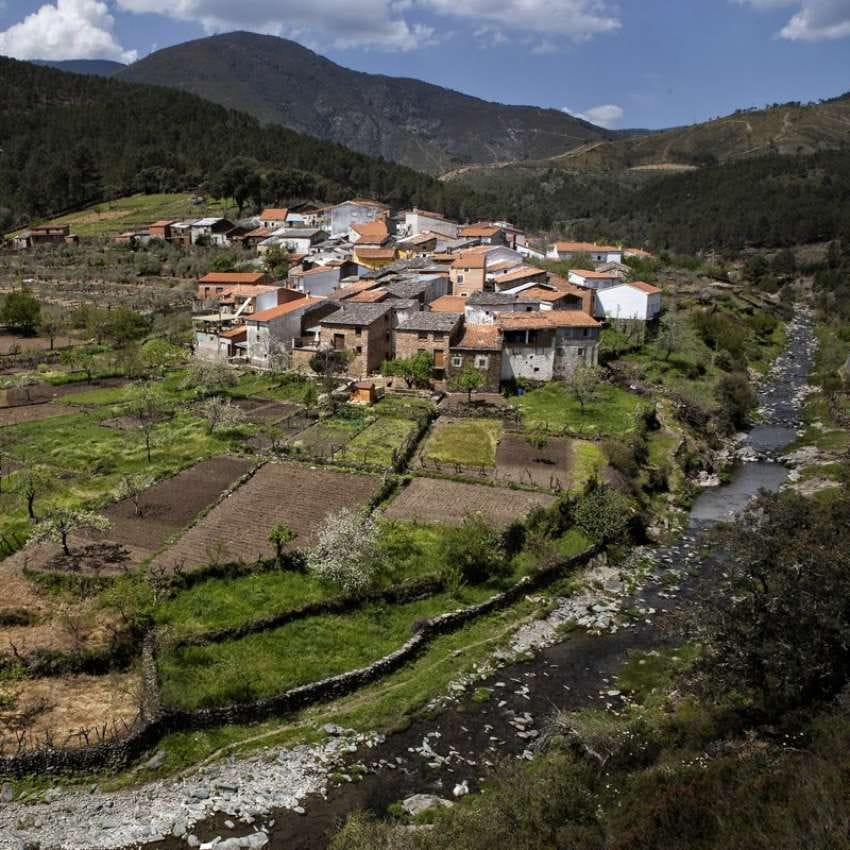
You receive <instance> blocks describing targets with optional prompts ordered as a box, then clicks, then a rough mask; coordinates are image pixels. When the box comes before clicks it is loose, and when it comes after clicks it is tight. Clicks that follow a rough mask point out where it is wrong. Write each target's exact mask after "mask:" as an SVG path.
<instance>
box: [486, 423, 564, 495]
mask: <svg viewBox="0 0 850 850" xmlns="http://www.w3.org/2000/svg"><path fill="white" fill-rule="evenodd" d="M570 457H571V453H570V441H569V440H565V439H563V438H562V437H550V438H549V439H548V440H547V441H546V445H545V446H542V447H540V448H537V447H536V446H533V445H532V444H531V443H529V442H528V440H527V439H525V437H523V436H522V435H521V434H511V433H509V432H505V433H503V435H502V439H501V441H500V442H499V446H498V448H497V449H496V478H497V479H498V480H499V482H500V483H509V482H514V483H516V484H526V485H529V486H534V487H544V488H546V489H558V488H559V487H560V488H564V489H565V488H567V487H568V486H569V483H570V466H571V463H570Z"/></svg>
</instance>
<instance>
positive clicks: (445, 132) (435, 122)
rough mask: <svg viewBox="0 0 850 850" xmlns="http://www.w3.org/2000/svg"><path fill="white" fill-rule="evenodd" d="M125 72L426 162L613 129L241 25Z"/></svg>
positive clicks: (536, 153)
mask: <svg viewBox="0 0 850 850" xmlns="http://www.w3.org/2000/svg"><path fill="white" fill-rule="evenodd" d="M116 77H117V78H118V79H123V80H125V81H128V82H136V83H150V84H155V85H163V86H167V87H170V88H178V89H181V90H183V91H188V92H190V93H192V94H196V95H199V96H200V97H204V98H206V99H207V100H211V101H213V102H214V103H219V104H220V105H222V106H226V107H228V108H232V109H239V110H241V111H244V112H248V113H249V114H251V115H254V116H255V117H256V118H258V119H259V120H260V121H262V122H264V123H278V124H283V125H284V126H286V127H289V128H290V129H293V130H297V131H298V132H302V133H306V134H308V135H312V136H316V137H317V138H322V139H328V140H331V141H335V142H338V143H340V144H342V145H344V146H346V147H349V148H352V149H353V150H357V151H360V152H362V153H367V154H369V155H371V156H382V157H383V158H385V159H389V160H393V161H396V162H400V163H402V164H404V165H409V166H411V167H413V168H418V169H420V170H425V171H430V172H439V171H442V170H446V169H447V168H448V167H451V166H452V165H459V164H463V163H470V162H497V161H504V160H516V159H541V158H545V157H548V156H553V155H556V154H559V153H562V152H563V151H565V150H567V149H569V148H571V147H574V146H576V145H579V144H583V143H585V142H587V141H590V140H597V139H608V138H614V137H615V134H614V133H612V132H610V131H607V130H605V129H603V128H601V127H596V126H595V125H593V124H591V123H589V122H587V121H584V120H582V119H579V118H575V117H574V116H571V115H569V114H567V113H566V112H563V111H561V110H557V109H545V108H543V107H536V106H513V105H506V104H499V103H493V102H490V101H486V100H483V99H481V98H477V97H474V96H472V95H467V94H463V93H462V92H459V91H455V90H453V89H447V88H442V87H440V86H437V85H434V84H432V83H427V82H424V81H421V80H416V79H414V78H411V77H390V76H386V75H380V74H368V73H366V72H363V71H354V70H351V69H349V68H345V67H343V66H341V65H337V64H336V63H334V62H332V61H331V60H329V59H327V58H325V57H323V56H321V55H319V54H317V53H315V52H313V51H311V50H308V49H307V48H306V47H303V46H302V45H300V44H297V43H296V42H293V41H288V40H286V39H281V38H277V37H275V36H266V35H257V34H255V33H246V32H234V33H226V34H222V35H215V36H210V37H208V38H201V39H195V40H193V41H189V42H184V43H183V44H179V45H175V46H173V47H168V48H164V49H162V50H159V51H156V52H155V53H152V54H150V55H148V56H146V57H145V58H143V59H140V60H139V61H138V62H135V63H134V64H133V65H130V66H128V67H127V68H125V69H123V70H121V71H119V72H118V73H117V75H116Z"/></svg>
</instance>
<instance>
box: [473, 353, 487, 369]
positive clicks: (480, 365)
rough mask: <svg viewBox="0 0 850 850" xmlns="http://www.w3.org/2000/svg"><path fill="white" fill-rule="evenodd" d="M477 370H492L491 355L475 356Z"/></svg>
mask: <svg viewBox="0 0 850 850" xmlns="http://www.w3.org/2000/svg"><path fill="white" fill-rule="evenodd" d="M475 368H476V369H489V368H490V355H489V354H476V355H475Z"/></svg>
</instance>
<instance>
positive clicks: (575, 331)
mask: <svg viewBox="0 0 850 850" xmlns="http://www.w3.org/2000/svg"><path fill="white" fill-rule="evenodd" d="M584 331H588V335H587V336H585V335H584ZM598 362H599V329H598V328H560V329H559V330H558V333H557V334H556V339H555V360H554V363H553V369H554V377H555V378H560V379H561V380H563V379H565V378H569V377H570V375H572V374H573V372H575V370H576V367H577V366H578V365H579V364H584V365H586V366H596V364H597V363H598Z"/></svg>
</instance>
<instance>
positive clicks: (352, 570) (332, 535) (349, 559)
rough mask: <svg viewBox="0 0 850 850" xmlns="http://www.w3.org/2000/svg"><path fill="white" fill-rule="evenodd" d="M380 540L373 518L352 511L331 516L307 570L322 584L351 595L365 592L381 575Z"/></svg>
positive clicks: (321, 533)
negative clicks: (379, 559) (378, 554)
mask: <svg viewBox="0 0 850 850" xmlns="http://www.w3.org/2000/svg"><path fill="white" fill-rule="evenodd" d="M377 537H378V529H377V526H376V524H375V521H374V519H372V517H364V516H361V515H360V514H358V513H355V512H354V511H351V510H348V509H343V510H341V511H340V512H339V513H335V514H331V515H330V516H329V517H327V519H326V520H325V522H324V525H323V526H322V530H321V531H320V532H319V540H318V543H317V544H316V545H315V546H314V547H313V549H311V550H310V552H309V553H308V555H307V569H308V570H309V572H311V573H312V574H313V575H314V576H316V578H318V579H319V580H320V581H322V582H324V583H326V584H332V585H335V586H336V587H339V588H340V589H341V590H344V591H346V592H347V593H358V592H360V591H363V590H365V589H366V588H367V587H369V585H370V584H372V582H373V580H374V578H375V573H376V571H377V559H376V550H377Z"/></svg>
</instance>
